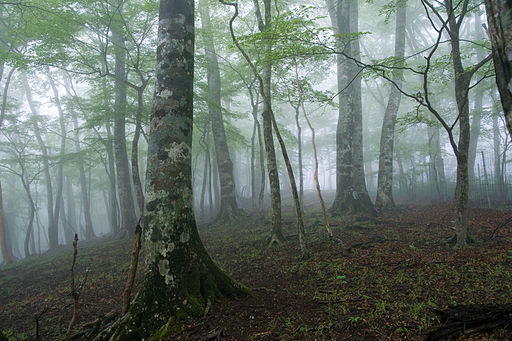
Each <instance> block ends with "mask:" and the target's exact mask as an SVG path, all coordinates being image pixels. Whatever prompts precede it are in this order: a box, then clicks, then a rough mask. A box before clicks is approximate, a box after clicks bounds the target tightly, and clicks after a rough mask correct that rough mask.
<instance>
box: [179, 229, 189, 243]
mask: <svg viewBox="0 0 512 341" xmlns="http://www.w3.org/2000/svg"><path fill="white" fill-rule="evenodd" d="M189 240H190V234H189V233H188V232H187V231H183V232H182V233H181V235H180V242H181V243H183V244H184V243H186V242H188V241H189Z"/></svg>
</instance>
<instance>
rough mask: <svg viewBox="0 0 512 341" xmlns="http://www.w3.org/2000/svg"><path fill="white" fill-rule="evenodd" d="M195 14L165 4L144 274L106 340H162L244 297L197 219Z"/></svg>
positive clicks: (187, 5) (172, 2) (190, 5)
mask: <svg viewBox="0 0 512 341" xmlns="http://www.w3.org/2000/svg"><path fill="white" fill-rule="evenodd" d="M193 13H194V2H193V1H192V0H161V1H160V26H159V30H158V32H159V36H158V41H159V42H160V44H159V49H158V52H157V70H156V73H157V75H156V85H155V99H154V104H153V110H152V115H151V128H150V135H149V144H148V167H147V176H146V179H147V181H146V199H147V201H146V207H145V218H144V221H145V222H146V226H145V228H146V232H145V234H144V235H145V243H144V251H145V253H144V254H145V258H146V260H145V263H146V272H145V275H144V280H143V283H142V284H141V289H140V290H139V292H138V294H137V296H136V298H135V300H134V302H133V304H131V306H130V309H129V311H128V314H127V315H125V317H124V318H123V319H121V320H119V322H118V323H117V324H115V325H114V326H113V327H112V328H111V329H110V330H109V331H108V332H106V333H104V334H103V335H102V337H101V339H103V340H140V339H146V338H148V336H155V338H156V336H158V338H159V339H164V338H165V337H166V336H168V335H169V334H170V333H171V332H172V331H174V330H176V329H178V328H181V327H182V326H183V324H184V322H185V320H186V319H187V318H189V317H199V316H201V315H203V314H204V312H205V307H209V306H210V304H211V303H212V302H213V301H214V300H215V299H218V298H222V297H229V296H234V295H237V294H241V293H243V292H244V290H243V289H242V288H240V287H239V286H238V285H237V284H235V283H234V282H233V281H231V279H229V278H228V277H227V276H226V275H225V274H224V273H223V272H222V271H221V270H220V269H219V268H218V267H217V266H216V265H215V263H214V262H213V261H212V259H211V258H210V256H209V255H208V253H207V252H206V250H205V248H204V246H203V244H202V243H201V240H200V238H199V234H198V232H197V227H196V222H195V220H194V212H193V203H192V174H191V152H192V129H193V123H192V120H193V115H192V114H193V107H192V106H193V75H194V15H193ZM169 94H170V95H169ZM206 309H208V308H206ZM148 339H149V338H148Z"/></svg>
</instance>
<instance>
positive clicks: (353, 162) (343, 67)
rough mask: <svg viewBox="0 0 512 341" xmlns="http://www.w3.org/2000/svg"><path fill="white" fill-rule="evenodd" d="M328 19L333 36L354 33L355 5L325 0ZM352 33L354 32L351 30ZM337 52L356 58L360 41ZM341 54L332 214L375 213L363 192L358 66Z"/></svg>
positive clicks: (348, 0)
mask: <svg viewBox="0 0 512 341" xmlns="http://www.w3.org/2000/svg"><path fill="white" fill-rule="evenodd" d="M327 6H328V10H329V16H330V18H331V22H332V24H333V27H334V28H335V33H336V34H348V33H350V32H357V30H358V29H357V26H358V25H357V13H358V10H357V6H358V5H357V2H355V1H352V0H339V1H338V2H337V3H336V4H335V2H334V1H332V0H327ZM354 30H355V31H354ZM337 45H338V49H339V50H340V52H341V51H343V53H344V54H345V55H347V56H352V57H353V58H355V59H357V58H359V39H358V38H354V39H353V40H352V41H350V42H342V41H341V39H339V38H337ZM344 54H342V53H338V54H337V81H338V90H339V91H340V94H339V115H338V124H337V129H336V196H335V199H334V203H333V205H332V207H331V212H332V213H333V214H342V213H374V208H373V204H372V202H371V200H370V197H369V195H368V191H367V190H366V184H365V178H364V166H363V155H362V107H361V79H360V78H359V77H358V75H357V73H358V72H359V67H358V66H357V65H356V64H355V63H354V62H353V61H351V60H350V59H349V58H347V57H346V56H345V55H344Z"/></svg>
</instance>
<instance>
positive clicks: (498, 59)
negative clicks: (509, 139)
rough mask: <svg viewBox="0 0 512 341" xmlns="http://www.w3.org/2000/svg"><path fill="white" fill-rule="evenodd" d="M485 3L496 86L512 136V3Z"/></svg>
mask: <svg viewBox="0 0 512 341" xmlns="http://www.w3.org/2000/svg"><path fill="white" fill-rule="evenodd" d="M484 2H485V10H486V12H487V23H488V24H489V31H488V33H489V38H490V40H491V44H492V51H493V59H494V70H495V71H496V84H497V85H498V90H499V92H500V97H501V104H502V106H503V112H504V114H505V121H506V123H507V129H508V132H509V133H510V136H512V3H511V2H510V0H485V1H484Z"/></svg>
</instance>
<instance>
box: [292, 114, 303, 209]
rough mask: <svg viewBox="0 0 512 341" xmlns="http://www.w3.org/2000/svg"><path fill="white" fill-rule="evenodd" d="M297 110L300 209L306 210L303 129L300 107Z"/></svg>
mask: <svg viewBox="0 0 512 341" xmlns="http://www.w3.org/2000/svg"><path fill="white" fill-rule="evenodd" d="M294 109H295V126H296V127H297V147H298V157H299V198H300V207H302V208H304V206H303V205H304V169H303V165H302V128H301V126H300V121H299V114H300V110H299V106H297V107H294Z"/></svg>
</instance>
